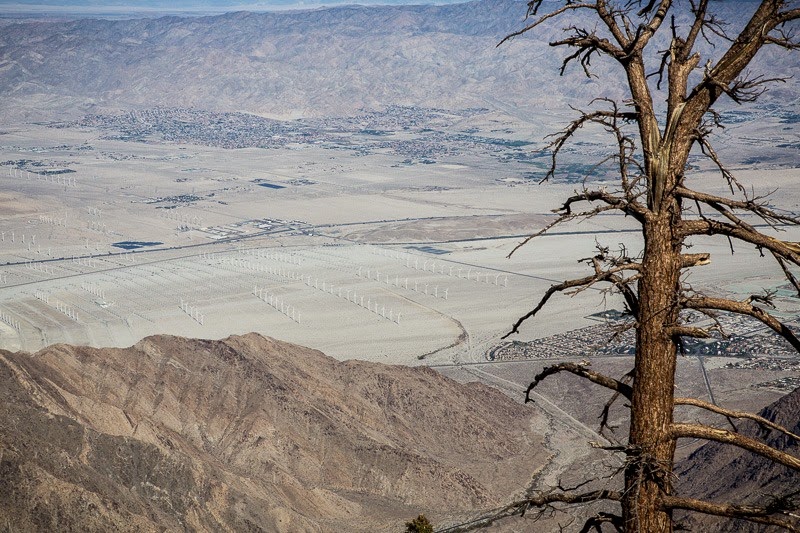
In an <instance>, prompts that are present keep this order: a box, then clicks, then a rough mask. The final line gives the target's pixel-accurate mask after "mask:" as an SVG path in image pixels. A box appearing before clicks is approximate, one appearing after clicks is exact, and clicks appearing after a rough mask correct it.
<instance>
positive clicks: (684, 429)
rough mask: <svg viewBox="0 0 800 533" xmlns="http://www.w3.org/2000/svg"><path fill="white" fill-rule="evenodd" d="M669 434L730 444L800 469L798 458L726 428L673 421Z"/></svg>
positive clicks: (675, 437) (676, 437)
mask: <svg viewBox="0 0 800 533" xmlns="http://www.w3.org/2000/svg"><path fill="white" fill-rule="evenodd" d="M670 436H671V437H672V438H673V439H681V438H694V439H705V440H711V441H715V442H721V443H724V444H730V445H732V446H736V447H737V448H742V449H743V450H748V451H751V452H753V453H755V454H758V455H760V456H762V457H766V458H767V459H769V460H771V461H773V462H775V463H778V464H782V465H784V466H787V467H789V468H791V469H793V470H800V458H798V457H795V456H793V455H790V454H788V453H785V452H782V451H780V450H776V449H775V448H773V447H772V446H769V445H767V444H764V443H763V442H760V441H757V440H755V439H751V438H750V437H746V436H744V435H742V434H739V433H735V432H733V431H728V430H727V429H719V428H715V427H711V426H706V425H703V424H682V423H674V424H672V427H671V428H670Z"/></svg>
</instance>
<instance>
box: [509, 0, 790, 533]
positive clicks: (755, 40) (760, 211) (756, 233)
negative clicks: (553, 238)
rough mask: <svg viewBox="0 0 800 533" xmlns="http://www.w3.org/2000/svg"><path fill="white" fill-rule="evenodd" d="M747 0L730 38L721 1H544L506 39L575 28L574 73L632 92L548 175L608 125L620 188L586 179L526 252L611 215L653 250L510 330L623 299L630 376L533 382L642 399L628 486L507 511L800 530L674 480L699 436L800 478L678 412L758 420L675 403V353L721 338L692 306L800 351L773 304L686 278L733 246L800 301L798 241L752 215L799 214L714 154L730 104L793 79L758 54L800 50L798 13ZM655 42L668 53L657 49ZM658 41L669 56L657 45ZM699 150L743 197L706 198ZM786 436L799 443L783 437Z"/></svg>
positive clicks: (620, 256)
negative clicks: (584, 221) (758, 259)
mask: <svg viewBox="0 0 800 533" xmlns="http://www.w3.org/2000/svg"><path fill="white" fill-rule="evenodd" d="M716 5H717V6H718V5H719V4H716ZM743 5H749V6H751V8H752V9H754V11H753V12H752V13H749V14H746V15H744V16H745V17H749V18H747V19H746V20H745V21H743V23H742V24H739V25H738V26H737V29H736V30H735V31H734V32H732V33H729V32H730V30H729V29H728V28H729V26H728V25H726V24H725V21H722V20H720V19H719V18H718V17H717V16H716V15H715V13H714V12H713V11H714V9H713V8H714V7H715V4H714V3H712V2H710V1H709V0H685V1H683V2H681V3H678V2H674V3H673V2H671V1H669V0H660V1H658V0H648V1H641V0H639V1H636V0H618V1H615V0H584V1H581V0H562V1H561V2H544V1H543V0H531V1H530V2H529V3H528V13H527V17H526V20H528V21H530V24H528V25H527V26H525V27H524V28H522V29H520V30H519V31H517V32H515V33H514V34H512V35H509V36H508V37H506V39H504V41H505V40H508V39H511V38H514V37H516V36H518V35H521V34H524V33H526V32H532V31H535V30H536V29H537V28H538V27H540V26H542V25H543V24H561V25H562V26H566V27H565V29H564V30H563V34H562V36H561V38H559V39H557V40H555V41H553V42H551V43H550V45H551V46H553V47H564V48H566V49H568V50H569V53H568V54H567V55H566V57H565V59H564V60H563V64H562V66H561V73H562V74H563V73H564V71H565V69H566V68H568V67H569V66H570V65H571V64H572V63H577V64H578V65H579V66H580V67H581V68H582V69H583V70H584V71H585V73H586V74H587V75H592V72H591V60H593V59H595V58H605V59H610V60H611V63H612V64H614V65H615V67H614V68H620V69H621V73H624V83H625V85H626V92H627V93H628V94H629V100H626V101H624V102H616V101H613V100H611V99H599V100H595V101H594V102H592V103H591V104H590V105H591V109H590V110H585V111H583V112H581V113H580V116H579V117H578V118H577V119H576V120H575V121H574V122H572V123H570V124H569V125H568V126H567V127H566V128H565V129H564V130H563V131H562V132H560V133H559V134H557V135H556V136H555V137H554V139H553V142H552V144H551V145H550V150H551V152H552V160H551V166H550V169H549V172H548V173H547V175H546V176H545V178H544V180H547V179H549V178H550V177H552V176H554V175H555V173H556V172H557V171H558V165H557V161H558V160H559V153H560V152H561V151H562V148H563V147H564V146H565V145H566V144H567V143H569V142H570V141H571V140H572V139H573V137H574V136H575V135H576V134H577V133H578V131H579V130H580V129H581V128H583V127H584V126H588V125H598V126H600V127H601V128H603V129H604V130H605V131H606V132H608V134H609V135H610V136H611V138H612V139H613V146H614V147H615V148H614V150H613V153H612V154H609V158H608V161H611V162H612V163H613V170H614V174H615V176H616V177H617V178H618V179H615V185H613V186H612V187H611V189H610V190H609V189H608V188H607V187H606V188H590V187H589V186H588V185H584V188H583V190H580V191H577V192H576V193H575V194H574V195H573V196H571V197H569V198H566V199H565V201H564V203H563V204H562V205H561V207H560V208H559V209H557V210H556V212H557V213H558V214H559V216H558V217H557V219H556V220H555V222H553V223H552V224H550V225H548V226H547V227H546V228H544V229H542V230H541V231H539V232H538V233H536V234H534V235H533V236H531V237H529V238H528V239H526V240H525V241H523V242H522V243H520V245H519V246H522V245H523V244H525V243H526V242H528V241H529V240H531V239H533V238H535V237H537V236H539V235H542V234H543V233H545V232H547V231H549V230H550V229H551V228H553V227H554V226H557V225H559V224H562V223H565V222H567V221H571V220H575V219H579V218H586V217H591V216H593V215H597V214H598V213H601V212H608V211H616V212H621V213H623V214H625V215H627V216H628V217H630V218H631V219H633V220H635V221H636V223H638V225H640V226H641V234H642V236H643V241H644V246H643V249H642V251H641V252H640V253H639V254H637V255H636V256H630V255H629V253H628V252H627V250H624V249H623V250H621V251H619V252H611V251H609V250H608V249H604V248H602V247H601V248H599V251H598V253H597V254H596V255H595V256H594V257H592V258H589V259H588V260H586V262H587V263H588V265H589V266H590V272H589V273H588V275H587V276H586V277H583V278H580V279H573V280H569V281H565V282H563V283H559V284H556V285H553V286H552V287H550V289H549V290H548V291H547V292H546V293H545V294H544V296H543V297H542V298H541V301H539V303H538V305H536V306H535V307H534V308H533V309H532V310H531V311H530V312H529V313H527V314H526V315H525V316H523V317H521V318H520V319H519V320H518V321H517V323H516V324H514V325H513V329H512V331H511V332H512V333H513V332H517V331H518V329H519V327H520V326H521V325H522V323H523V322H525V321H526V320H528V319H530V318H532V317H534V315H536V314H537V312H538V311H539V310H540V309H541V308H542V307H543V306H544V305H546V303H547V302H548V300H549V299H550V298H551V297H553V296H555V295H557V294H559V293H565V292H570V293H571V292H574V291H580V290H584V289H586V288H589V287H593V286H597V285H598V284H603V285H604V286H605V287H608V288H610V289H611V290H613V291H618V292H619V293H621V294H622V296H623V298H624V301H625V304H626V306H627V310H628V311H629V312H630V315H631V317H632V324H631V327H633V328H635V330H636V335H635V337H636V355H635V362H634V369H633V371H632V374H631V379H630V381H629V382H626V381H623V380H617V379H613V378H611V377H608V376H603V375H600V374H598V373H596V372H591V371H589V370H588V369H586V368H585V367H582V366H580V365H574V364H561V365H556V366H553V367H550V368H547V369H546V370H545V371H544V372H543V373H542V374H541V375H539V376H537V377H536V379H535V380H534V382H533V383H532V384H531V386H530V388H531V389H532V388H533V387H535V386H536V384H537V383H539V381H541V380H542V379H544V378H545V377H546V376H548V375H552V374H554V373H558V372H571V373H573V374H577V375H579V376H582V377H584V378H586V379H589V380H591V381H592V382H594V383H595V384H597V385H598V386H601V387H606V388H608V389H611V390H613V391H614V394H615V395H619V396H622V397H624V398H625V399H627V400H628V403H629V405H630V433H629V435H628V441H627V443H626V444H625V446H623V449H622V450H621V451H622V453H624V454H625V455H626V461H625V465H626V466H625V467H624V477H625V481H624V490H623V491H620V492H615V491H593V492H591V493H586V494H580V493H575V492H574V491H573V492H571V493H562V492H559V491H557V492H555V493H553V494H550V495H544V496H541V495H540V496H537V497H535V498H530V499H526V500H522V501H519V502H515V503H514V504H512V505H510V506H508V507H507V508H505V509H504V510H502V511H501V513H500V514H503V513H505V514H506V515H508V514H515V513H521V512H524V511H525V510H526V509H530V508H533V507H541V506H547V505H551V504H553V503H556V502H561V503H564V502H566V503H569V502H586V501H588V500H609V501H615V502H619V504H620V506H621V515H620V516H614V515H603V516H599V517H596V518H595V519H594V520H595V522H593V523H591V524H589V523H587V524H586V525H585V527H584V530H586V531H588V530H589V529H590V528H595V529H597V530H598V531H599V530H600V528H601V527H602V525H603V524H604V523H607V524H610V525H611V526H613V527H616V528H617V529H618V530H621V531H626V532H647V533H650V532H669V531H672V529H673V520H672V511H673V510H674V509H684V510H690V511H696V512H699V513H706V514H710V515H718V516H724V517H735V518H743V519H747V520H751V521H753V522H759V523H763V524H772V525H779V526H783V527H786V528H788V529H790V530H798V529H800V524H799V523H798V520H797V514H792V511H793V510H792V509H789V508H787V507H786V506H771V507H769V508H767V507H763V508H762V507H755V506H745V505H734V504H731V505H721V504H715V503H711V502H706V501H700V500H694V499H691V498H684V497H681V496H679V495H676V494H674V493H673V487H672V479H671V476H672V469H673V463H674V452H675V445H676V441H677V440H678V439H681V438H688V437H690V438H697V439H705V440H709V441H718V442H724V443H728V444H730V445H732V446H737V447H739V448H743V449H745V450H749V451H752V452H754V453H756V454H760V455H763V456H764V457H768V458H769V459H771V460H773V461H775V462H776V463H780V464H783V465H786V466H788V467H790V468H793V469H798V470H800V458H797V457H793V456H791V455H789V454H786V453H784V452H782V451H780V450H777V449H774V448H771V447H769V446H767V445H766V444H764V443H763V442H760V441H757V440H753V439H751V438H748V437H746V436H744V435H742V434H739V433H737V432H736V431H735V430H729V429H724V428H718V427H713V426H709V425H702V424H699V423H684V422H678V421H676V420H675V419H674V414H673V411H674V408H675V406H676V405H679V404H689V405H693V406H696V407H700V408H703V409H706V410H708V411H711V412H714V413H717V414H720V415H723V416H727V417H748V418H754V417H755V415H750V414H747V413H738V412H734V411H729V410H727V409H723V408H720V407H718V406H716V405H713V404H709V403H706V402H703V401H700V400H695V399H689V398H675V393H674V391H675V368H676V358H677V355H678V348H679V346H680V344H681V341H682V339H686V338H708V337H710V336H711V335H712V329H713V328H710V327H698V326H697V325H693V324H692V323H690V322H689V321H688V320H687V313H688V312H689V311H694V312H701V313H706V314H707V315H709V316H714V315H715V314H717V313H720V312H729V313H737V314H739V315H746V316H748V317H751V318H752V319H753V320H757V321H760V322H761V323H763V324H764V325H765V326H766V327H768V328H770V329H772V330H774V331H775V332H776V333H777V334H778V335H781V336H782V337H783V338H784V339H786V341H787V342H789V343H790V344H791V345H792V346H793V347H794V348H796V349H798V351H800V339H798V338H797V337H796V336H795V334H794V333H793V332H792V331H791V330H790V329H789V328H788V327H787V326H786V325H785V324H783V323H782V322H781V321H780V320H779V319H778V318H777V317H776V316H775V315H774V314H771V313H770V304H771V301H770V298H771V297H770V295H769V294H767V295H766V296H758V295H756V296H752V297H750V298H747V299H745V300H742V301H737V300H732V299H726V298H719V297H710V296H706V295H704V294H703V293H701V292H696V291H695V290H694V289H693V288H691V287H690V286H688V285H687V284H686V283H685V282H684V281H683V277H682V275H683V274H684V273H685V272H686V270H687V269H692V268H695V267H698V266H701V265H707V264H709V263H710V262H711V258H710V255H709V254H707V253H687V245H688V244H689V241H690V240H691V238H692V237H695V236H708V235H711V236H720V237H721V238H723V239H727V240H729V241H730V242H731V243H733V242H735V241H741V242H743V243H746V244H747V245H751V246H754V247H755V248H757V249H758V250H759V251H761V252H762V254H763V255H766V256H771V258H772V259H774V260H775V261H777V263H778V264H779V265H780V267H781V269H782V270H783V272H784V273H785V275H786V277H787V279H788V280H789V281H790V282H791V283H792V284H793V285H794V287H795V288H796V289H797V290H798V293H800V285H798V281H797V279H796V277H795V276H794V275H793V273H792V271H791V269H792V268H794V267H795V266H798V265H800V244H799V243H795V242H789V241H787V240H782V239H780V238H778V237H776V236H775V235H776V232H775V231H766V232H765V231H761V230H759V229H757V228H756V227H755V226H754V225H752V224H750V223H748V222H747V219H748V217H743V216H742V215H743V214H747V215H755V216H757V217H759V218H760V220H761V221H763V222H765V223H766V224H767V225H769V226H770V227H771V228H772V229H780V226H785V225H790V226H796V225H800V218H798V217H797V216H795V215H793V214H787V213H786V212H785V211H780V210H778V209H776V208H774V207H773V206H771V205H770V204H769V203H768V199H767V198H764V197H756V196H754V195H752V194H749V193H748V189H746V188H745V187H744V186H743V185H742V184H741V183H740V182H739V181H738V180H737V179H736V177H735V176H734V175H733V174H732V173H731V172H730V171H729V170H728V168H726V166H725V165H724V164H723V162H722V161H721V159H720V157H719V156H718V154H717V151H716V150H715V149H714V146H713V145H712V137H713V133H714V131H715V128H716V127H717V126H720V123H719V121H718V118H719V116H718V114H717V113H716V112H715V111H714V108H715V104H717V103H718V101H720V99H721V98H724V97H727V98H729V99H731V100H733V101H734V102H737V103H747V102H752V101H754V100H755V99H756V98H757V97H758V96H760V95H761V93H762V92H763V91H764V88H765V85H767V84H769V83H773V82H776V81H781V80H780V79H779V78H777V77H776V78H769V77H767V76H755V77H753V76H750V77H748V75H747V71H746V69H747V67H748V65H751V63H752V62H753V60H754V58H755V57H756V55H757V53H758V52H759V51H760V50H761V49H763V48H765V47H781V48H784V49H786V50H790V51H791V50H794V49H796V48H798V47H800V41H796V40H793V36H792V29H793V28H792V24H793V21H796V20H797V19H798V18H800V7H798V6H797V5H796V4H794V5H793V3H792V2H788V1H781V0H762V1H761V2H760V3H757V4H743ZM545 10H547V12H544V11H545ZM737 22H738V21H737ZM662 34H664V35H663V36H662ZM657 36H658V39H656V37H657ZM657 40H658V41H659V42H660V44H659V45H656V44H655V43H656V41H657ZM664 43H667V44H666V46H665V45H664ZM501 44H502V43H501ZM658 46H661V47H662V48H665V49H662V50H657V47H658ZM704 55H705V56H706V57H704ZM654 95H655V96H663V97H664V98H665V100H666V105H661V104H660V102H656V101H654ZM693 150H694V153H701V154H703V155H705V156H706V157H707V158H708V159H709V160H710V161H711V162H712V163H713V164H714V166H715V167H716V168H718V170H719V172H720V174H721V179H723V180H726V181H727V185H728V188H729V189H730V195H722V196H717V195H714V194H709V193H706V192H702V191H700V190H697V189H696V188H692V180H691V175H690V174H691V173H690V171H689V166H688V165H687V162H688V159H689V156H690V153H691V152H692V151H693ZM731 246H732V245H731ZM515 250H516V248H515ZM512 253H513V252H512ZM755 419H756V420H758V421H759V422H760V423H763V424H768V423H769V422H768V421H766V420H763V419H759V418H758V417H755ZM773 426H774V424H773ZM773 429H777V430H779V431H783V432H785V433H787V434H788V433H789V432H788V431H787V430H786V429H785V428H781V427H778V428H774V427H773ZM794 438H797V437H796V436H794Z"/></svg>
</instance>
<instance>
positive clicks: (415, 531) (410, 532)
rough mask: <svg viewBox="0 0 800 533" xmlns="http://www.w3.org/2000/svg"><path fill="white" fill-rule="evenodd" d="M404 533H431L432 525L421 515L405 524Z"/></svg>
mask: <svg viewBox="0 0 800 533" xmlns="http://www.w3.org/2000/svg"><path fill="white" fill-rule="evenodd" d="M406 533H433V525H431V523H430V521H429V520H428V519H427V518H425V515H424V514H421V515H419V516H418V517H416V518H415V519H414V520H412V521H411V522H406Z"/></svg>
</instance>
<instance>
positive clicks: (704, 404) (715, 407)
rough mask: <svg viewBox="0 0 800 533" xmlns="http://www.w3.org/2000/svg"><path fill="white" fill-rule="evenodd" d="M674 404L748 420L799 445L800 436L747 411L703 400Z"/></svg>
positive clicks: (676, 399)
mask: <svg viewBox="0 0 800 533" xmlns="http://www.w3.org/2000/svg"><path fill="white" fill-rule="evenodd" d="M674 403H675V405H691V406H693V407H700V408H701V409H706V410H708V411H712V412H714V413H717V414H719V415H723V416H726V417H729V418H745V419H748V420H753V421H755V422H757V423H758V424H759V425H760V426H762V427H765V428H769V429H774V430H775V431H779V432H781V433H783V434H784V435H788V436H789V437H791V438H793V439H794V440H796V441H797V442H798V443H800V435H796V434H795V433H792V432H791V431H789V430H788V429H786V428H785V427H783V426H781V425H780V424H776V423H775V422H772V421H771V420H767V419H766V418H764V417H762V416H758V415H756V414H753V413H748V412H747V411H732V410H730V409H725V408H724V407H720V406H718V405H714V404H712V403H708V402H704V401H703V400H698V399H695V398H675V402H674Z"/></svg>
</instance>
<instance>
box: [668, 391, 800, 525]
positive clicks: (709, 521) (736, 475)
mask: <svg viewBox="0 0 800 533" xmlns="http://www.w3.org/2000/svg"><path fill="white" fill-rule="evenodd" d="M759 414H760V415H761V416H763V417H764V418H766V419H768V420H771V421H773V422H776V423H778V424H781V425H782V426H783V427H785V428H787V429H789V431H792V432H794V433H795V434H798V433H800V389H797V390H795V391H794V392H792V393H790V394H787V395H786V396H784V397H783V398H781V399H780V400H778V401H776V402H775V403H773V404H772V405H769V406H767V407H765V408H764V409H763V410H762V411H761V412H760V413H759ZM735 423H736V425H737V426H738V428H739V430H740V431H741V432H742V433H744V434H745V435H748V436H750V437H753V438H757V439H763V440H765V441H766V442H767V443H768V444H769V445H770V446H772V447H774V448H777V449H779V450H783V451H785V452H788V453H790V454H792V455H794V456H797V455H800V443H799V442H797V441H795V440H794V439H792V438H791V437H789V436H787V435H784V434H781V433H779V432H777V431H768V432H766V433H765V432H764V431H762V430H761V429H760V428H759V427H758V426H757V425H756V424H755V423H753V422H750V421H745V422H740V421H736V422H735ZM676 474H677V475H678V479H679V486H678V491H679V492H681V493H683V494H689V495H692V496H694V497H699V498H704V499H709V500H712V501H720V502H731V503H737V504H757V505H765V504H767V503H769V502H770V501H774V500H776V499H777V498H778V497H781V496H785V495H791V497H792V498H793V499H794V500H795V501H796V500H797V499H798V497H799V496H798V492H797V491H798V489H800V474H798V473H797V472H795V471H793V470H791V469H789V468H787V467H785V466H781V465H777V464H775V463H773V462H772V461H770V460H768V459H765V458H763V457H761V456H759V455H755V454H753V453H750V452H748V451H745V450H740V449H739V448H735V447H733V446H730V445H728V444H720V443H716V442H712V443H709V444H706V445H705V446H703V447H702V448H700V449H699V450H697V451H696V452H694V453H693V454H692V455H691V456H690V457H688V458H687V459H686V460H685V461H682V462H681V463H679V464H678V466H677V468H676ZM689 524H690V525H691V527H692V528H693V529H692V530H693V531H712V530H713V531H719V532H720V533H724V532H760V531H773V530H775V531H778V530H779V529H777V528H774V529H767V528H766V526H762V525H758V524H752V523H748V522H744V521H741V520H723V519H719V518H715V517H704V516H697V515H693V516H692V517H691V520H690V522H689Z"/></svg>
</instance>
